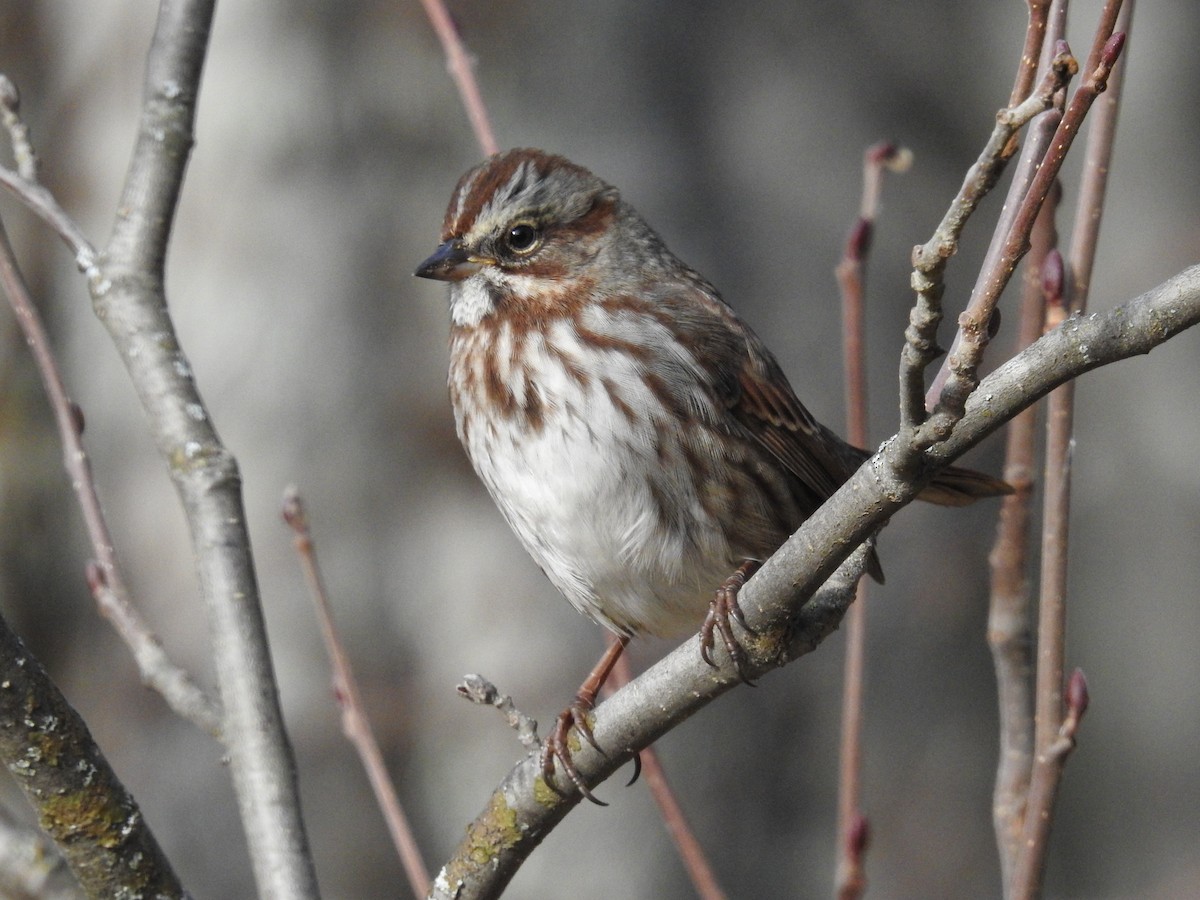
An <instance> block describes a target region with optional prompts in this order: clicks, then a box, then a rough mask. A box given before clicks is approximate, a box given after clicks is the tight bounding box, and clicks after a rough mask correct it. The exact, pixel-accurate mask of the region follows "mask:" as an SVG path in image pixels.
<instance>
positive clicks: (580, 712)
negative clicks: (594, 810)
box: [541, 703, 608, 806]
mask: <svg viewBox="0 0 1200 900" xmlns="http://www.w3.org/2000/svg"><path fill="white" fill-rule="evenodd" d="M587 713H588V711H587V709H585V708H584V707H583V706H582V705H580V704H578V703H573V704H572V705H571V706H569V707H567V708H566V709H564V710H563V711H562V712H560V713H559V714H558V719H557V720H556V721H555V723H554V731H553V732H551V734H550V735H549V737H547V738H546V740H545V741H544V742H543V743H542V756H541V763H542V776H543V778H544V779H545V781H546V786H547V787H549V788H550V790H552V791H554V793H556V794H558V795H559V796H560V797H561V796H563V792H562V791H561V790H559V788H558V786H557V785H556V784H555V783H554V762H555V760H557V761H558V764H559V765H560V766H561V767H562V770H563V772H564V773H566V776H567V779H568V780H569V781H570V782H571V784H573V785H575V789H576V790H577V791H579V793H580V794H582V795H583V796H584V797H585V798H586V799H588V800H590V801H591V802H592V803H595V804H596V805H597V806H608V804H607V803H605V802H604V801H603V800H600V799H598V798H597V797H596V795H595V794H593V793H592V792H591V790H589V789H588V786H587V785H586V784H584V781H583V776H582V775H580V774H579V770H578V769H577V768H575V761H574V760H573V759H571V746H570V744H569V743H568V742H567V736H568V735H569V733H570V731H571V727H572V726H574V727H575V730H576V732H578V734H579V736H580V737H581V738H582V739H583V740H586V741H587V742H588V743H589V744H591V745H592V747H594V748H595V749H596V751H597V752H599V753H603V752H604V751H603V750H601V749H600V745H599V744H597V743H596V738H595V737H594V736H593V735H592V726H591V725H590V724H588V720H587Z"/></svg>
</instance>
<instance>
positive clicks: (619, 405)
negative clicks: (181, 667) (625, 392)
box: [600, 378, 638, 425]
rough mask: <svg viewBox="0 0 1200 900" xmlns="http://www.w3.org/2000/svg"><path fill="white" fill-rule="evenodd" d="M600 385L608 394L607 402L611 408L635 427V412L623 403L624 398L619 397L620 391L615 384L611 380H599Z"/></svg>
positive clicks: (636, 417)
mask: <svg viewBox="0 0 1200 900" xmlns="http://www.w3.org/2000/svg"><path fill="white" fill-rule="evenodd" d="M600 384H601V385H602V386H603V387H604V392H605V393H606V394H608V399H609V402H610V403H612V405H613V408H614V409H616V410H617V412H619V413H620V414H621V415H623V416H624V417H625V420H626V421H627V422H629V424H630V425H636V424H637V421H638V414H637V411H636V410H635V409H634V408H633V407H632V406H630V405H629V404H628V403H626V402H625V398H624V397H622V396H621V389H620V388H619V387H617V383H616V382H615V381H613V380H612V379H611V378H601V379H600Z"/></svg>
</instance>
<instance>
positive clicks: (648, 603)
mask: <svg viewBox="0 0 1200 900" xmlns="http://www.w3.org/2000/svg"><path fill="white" fill-rule="evenodd" d="M507 328H508V326H507V325H503V326H501V328H500V329H499V333H498V334H495V335H492V336H491V344H490V346H491V348H492V349H493V350H495V352H494V353H493V354H491V356H490V357H489V358H490V359H492V360H501V361H503V362H502V364H501V371H500V372H499V374H500V376H501V381H502V383H503V384H505V385H507V386H508V389H509V390H510V392H511V400H512V402H511V404H508V409H507V410H505V409H504V408H502V405H497V404H495V403H488V402H485V401H487V398H488V390H487V388H486V386H485V380H484V378H483V377H482V372H481V371H475V372H474V373H472V372H471V371H470V369H469V365H468V364H467V363H465V362H463V360H474V361H475V364H476V365H482V362H481V360H482V357H481V356H480V355H478V354H474V353H471V352H469V350H470V347H469V342H472V341H476V340H480V337H479V335H478V334H477V333H461V334H458V335H456V336H455V341H456V342H459V341H461V342H463V343H462V345H461V346H457V345H456V346H455V347H454V348H453V353H452V357H453V359H454V362H453V363H452V366H451V394H452V397H453V398H454V399H455V416H456V420H457V423H458V431H459V437H460V438H461V439H462V440H463V444H464V446H465V447H466V449H467V453H468V455H469V456H470V458H471V462H472V463H473V465H474V467H475V470H476V472H477V473H478V474H479V477H480V479H481V480H482V481H483V483H484V484H485V485H486V486H487V488H488V491H489V492H490V493H491V495H492V497H493V498H494V499H495V501H496V504H497V505H498V506H499V507H500V510H501V512H502V513H503V514H504V517H505V518H506V519H507V520H508V522H509V524H510V525H511V526H512V528H513V530H514V531H515V532H516V533H517V535H518V537H519V538H520V539H521V541H522V543H523V544H524V545H525V547H526V549H527V550H528V551H529V553H530V554H531V555H532V556H533V558H534V559H535V560H536V561H537V563H538V564H539V565H540V566H541V567H542V570H543V571H544V572H545V573H546V575H547V576H548V577H549V578H550V580H551V581H552V582H553V583H554V584H555V586H556V587H558V589H559V590H560V591H562V593H563V594H564V595H565V596H566V597H567V599H568V600H570V601H571V603H572V604H574V605H575V607H576V608H577V609H579V610H580V611H581V612H583V613H585V614H587V615H589V616H591V617H592V618H593V619H595V620H597V621H599V622H601V623H603V624H605V625H607V626H608V627H610V628H612V629H614V630H616V631H619V632H624V633H632V632H638V631H643V632H649V633H654V634H676V633H680V632H684V631H687V630H690V629H693V628H695V627H698V625H699V624H700V621H701V620H702V618H703V615H704V610H705V609H706V608H707V604H708V601H709V599H710V598H711V597H712V594H713V591H714V590H715V589H716V587H717V585H718V584H719V583H720V581H721V579H722V578H724V577H725V576H727V575H728V574H729V573H730V572H732V571H733V568H735V567H736V565H737V561H736V560H734V559H733V558H732V556H731V553H730V549H729V546H728V543H727V542H726V540H725V539H724V537H723V534H722V531H721V529H720V528H718V527H716V525H715V523H713V522H712V521H711V519H710V517H709V516H708V515H707V514H706V513H705V512H704V510H703V508H702V506H701V504H700V503H699V501H698V499H697V496H696V491H697V485H696V483H695V480H694V478H693V477H692V476H691V474H690V473H689V471H688V469H687V467H686V465H684V460H682V459H671V458H670V457H671V456H672V455H674V456H676V457H678V456H679V454H678V453H677V452H675V451H674V450H673V449H672V447H673V444H674V442H673V441H672V440H670V439H669V438H670V434H671V433H670V432H669V431H665V430H664V429H670V428H675V429H677V428H678V427H679V425H678V423H675V422H672V423H670V424H669V425H663V426H661V427H659V428H658V429H656V428H655V423H654V421H652V420H651V418H650V417H649V416H648V415H647V414H646V411H647V410H650V409H653V408H654V407H655V404H656V403H657V401H655V400H654V398H653V397H652V395H651V394H650V392H649V390H648V388H647V387H646V386H645V384H644V381H643V379H642V376H641V373H640V372H639V370H638V366H639V363H638V362H637V360H636V359H634V358H632V357H630V356H629V355H627V354H623V353H618V352H614V351H611V350H608V351H604V350H597V349H594V348H591V347H582V346H581V345H580V344H579V341H578V339H577V338H576V337H575V335H574V333H573V332H572V331H571V330H570V329H569V328H568V327H567V326H566V324H565V323H561V322H560V323H557V324H555V325H552V326H551V327H550V328H549V330H548V331H547V332H546V333H545V334H544V335H543V334H531V335H528V336H526V337H525V338H524V339H523V340H520V342H519V345H520V346H519V348H518V352H515V353H514V352H513V349H514V348H513V346H512V341H513V335H512V334H511V332H506V331H505V329H507ZM583 354H591V362H593V363H596V365H589V366H588V371H598V372H603V376H602V377H580V376H579V375H574V376H573V375H571V374H570V373H569V372H568V370H567V368H566V367H565V366H564V365H563V363H562V358H563V357H564V355H565V356H566V357H567V358H573V359H578V358H580V356H581V355H583ZM596 354H600V355H601V356H602V359H597V357H596ZM494 390H495V387H494V386H493V397H494ZM529 392H536V397H532V396H531V395H530V394H529ZM531 401H532V402H531ZM704 402H707V401H704ZM522 410H526V411H527V412H522ZM664 435H665V436H666V437H667V438H668V439H667V440H664ZM664 445H666V447H665V448H664ZM664 455H665V457H666V458H665V459H664Z"/></svg>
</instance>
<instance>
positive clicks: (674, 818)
mask: <svg viewBox="0 0 1200 900" xmlns="http://www.w3.org/2000/svg"><path fill="white" fill-rule="evenodd" d="M609 640H610V641H612V640H615V638H613V637H611V636H610V637H609ZM632 680H633V678H632V673H631V672H630V670H629V657H628V656H625V655H622V656H621V658H620V659H618V660H617V664H616V666H614V667H613V671H612V675H611V676H610V677H609V680H608V684H609V685H611V689H610V690H608V693H612V691H616V690H619V689H621V688H623V687H624V686H625V685H627V684H629V682H630V681H632ZM639 755H640V757H641V772H642V778H643V780H644V781H645V784H646V788H647V789H648V790H649V791H650V796H651V797H653V798H654V802H655V804H657V806H658V812H659V815H661V816H662V820H663V824H664V825H666V826H667V834H669V835H670V836H671V841H672V842H673V843H674V844H675V850H676V852H678V854H679V859H680V860H681V861H682V862H683V867H684V869H686V870H687V873H688V878H690V879H691V881H692V887H694V888H695V889H696V896H698V897H700V898H701V900H725V892H724V891H723V890H721V885H720V884H719V883H718V882H717V875H716V873H715V872H714V871H713V867H712V864H711V863H710V862H709V860H708V855H707V854H706V853H705V852H704V847H703V846H701V844H700V841H698V840H697V839H696V834H695V832H693V831H692V826H691V824H690V823H689V822H688V819H687V815H686V814H685V813H684V811H683V806H681V805H680V803H679V798H678V797H677V796H675V791H674V789H673V788H672V787H671V783H670V781H668V780H667V772H666V770H665V769H664V768H663V765H662V762H660V761H659V758H658V753H656V752H655V750H654V748H653V747H646V748H644V749H643V750H642V751H641V753H640V754H639Z"/></svg>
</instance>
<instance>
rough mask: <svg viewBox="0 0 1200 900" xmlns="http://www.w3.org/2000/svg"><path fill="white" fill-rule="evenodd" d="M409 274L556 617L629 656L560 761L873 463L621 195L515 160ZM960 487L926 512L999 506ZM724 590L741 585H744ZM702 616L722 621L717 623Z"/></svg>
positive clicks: (471, 180) (463, 200)
mask: <svg viewBox="0 0 1200 900" xmlns="http://www.w3.org/2000/svg"><path fill="white" fill-rule="evenodd" d="M441 241H442V243H441V246H440V247H438V249H437V250H436V252H434V254H433V255H432V256H430V257H429V258H428V259H427V260H425V262H423V263H422V264H421V266H420V267H419V268H418V269H417V271H416V274H417V275H418V276H421V277H423V278H434V279H438V280H441V281H447V282H449V283H450V318H451V322H452V324H451V328H450V378H449V384H450V400H451V403H452V405H453V407H454V417H455V422H456V424H457V430H458V436H459V439H460V440H461V441H462V444H463V447H465V448H466V451H467V455H468V456H469V457H470V459H471V463H472V465H474V467H475V471H476V472H477V473H478V475H479V477H480V479H481V480H482V481H483V483H484V484H485V485H486V486H487V489H488V491H489V492H490V493H491V495H492V498H493V499H494V500H495V501H496V505H497V506H499V507H500V511H501V512H502V513H503V514H504V517H505V519H507V520H508V523H509V525H510V526H512V529H513V530H514V531H515V532H516V534H517V536H518V537H519V538H520V540H521V543H522V544H524V546H525V548H526V550H528V551H529V553H530V555H532V556H533V558H534V560H536V561H537V563H538V565H539V566H541V568H542V570H543V571H544V572H545V573H546V576H547V577H548V578H549V579H550V580H551V581H552V582H553V583H554V585H555V586H556V587H557V588H558V589H559V590H560V591H562V593H563V595H564V596H566V598H567V599H568V600H569V601H570V602H571V603H572V604H573V605H574V606H575V607H576V609H578V610H580V611H581V612H583V613H584V614H586V615H588V616H590V617H591V618H592V619H594V620H595V621H597V622H599V623H601V624H602V625H605V626H606V627H608V628H610V629H611V630H612V631H614V632H615V633H616V634H617V635H619V636H620V638H621V640H620V641H619V642H618V643H617V644H615V645H614V647H615V650H610V652H609V653H607V654H605V658H604V660H602V662H601V664H600V665H599V666H598V667H597V669H596V670H595V671H594V672H593V673H592V675H591V676H589V680H588V681H586V682H585V683H584V686H583V687H582V688H581V689H580V693H579V696H577V698H576V702H575V703H573V704H572V707H571V708H570V709H568V710H567V711H565V712H564V713H563V714H562V715H561V716H560V717H559V721H558V725H557V727H556V730H555V733H554V734H553V735H552V736H551V737H550V739H549V740H548V741H547V743H546V745H545V746H546V749H545V751H544V754H543V758H542V763H543V767H544V770H545V772H546V775H547V780H548V781H549V780H550V776H551V775H552V773H553V766H554V760H555V759H558V760H559V762H560V764H561V765H562V766H563V769H564V771H566V773H567V774H568V776H569V777H570V778H571V779H572V780H573V781H574V782H575V783H576V785H577V786H578V787H579V788H580V790H581V792H582V793H583V794H584V795H585V796H588V797H589V798H590V799H594V798H591V795H590V794H589V793H588V791H587V789H586V787H585V786H584V785H583V784H582V782H581V781H580V780H579V778H578V774H577V773H576V771H575V769H574V766H573V764H572V763H571V760H570V754H569V753H568V752H567V749H566V734H567V731H568V729H569V728H570V726H571V725H572V724H574V725H576V727H577V728H578V730H579V732H580V734H581V735H583V737H584V738H586V739H588V740H591V735H590V729H589V727H588V725H587V720H586V711H587V710H588V709H589V708H590V707H591V705H592V703H593V702H594V699H595V693H596V690H597V689H598V688H599V685H600V683H602V682H603V679H604V677H606V676H607V674H608V669H610V668H611V665H612V663H614V662H615V661H616V657H617V655H619V653H620V650H621V648H623V646H624V644H625V642H626V641H627V640H628V639H629V637H631V636H632V635H635V634H639V633H649V634H655V635H672V634H677V633H680V632H683V631H687V630H692V629H696V628H698V627H700V625H701V622H702V621H703V622H704V625H703V628H702V630H701V649H702V653H703V655H704V658H705V659H706V660H707V661H709V662H710V664H711V663H712V657H711V655H710V650H711V649H712V647H713V644H714V631H715V632H716V633H717V634H719V635H720V636H721V638H722V643H723V644H724V645H725V647H726V649H727V651H728V652H729V654H730V656H731V657H732V659H733V661H734V664H735V665H738V666H739V671H740V661H741V659H742V656H741V648H740V647H739V646H738V644H737V641H736V640H735V639H734V636H733V632H732V630H731V628H730V624H729V617H730V615H733V616H734V617H735V618H740V611H739V610H738V607H737V601H736V591H737V588H738V587H739V586H740V584H741V582H742V581H744V580H745V578H746V577H748V576H749V574H750V573H751V572H752V570H753V568H754V567H755V566H756V565H757V563H758V562H761V561H762V560H765V559H766V558H767V557H768V556H770V555H771V554H772V553H773V552H774V551H775V550H776V549H777V548H778V547H779V546H780V545H781V544H782V543H783V542H784V540H786V539H787V537H788V536H789V535H791V534H792V533H793V532H794V531H795V530H796V529H797V528H798V527H799V526H800V524H801V523H802V522H803V521H804V520H805V519H806V518H807V517H808V516H809V515H811V514H812V513H813V511H814V510H816V508H817V507H818V506H820V505H821V503H822V502H824V501H825V500H826V499H827V498H828V497H829V496H830V495H831V494H833V493H834V491H835V490H836V489H837V488H838V487H839V486H840V485H841V484H842V483H843V482H844V481H845V480H846V479H847V478H848V477H849V476H850V475H851V473H852V472H853V471H854V470H855V469H856V468H858V466H859V465H860V464H861V463H862V462H863V461H864V460H865V459H866V458H867V457H868V456H869V454H868V453H867V452H866V451H864V450H860V449H858V448H856V447H852V446H850V445H849V444H847V443H846V442H845V441H843V440H842V439H841V438H839V437H838V436H837V435H835V434H834V433H833V432H831V431H830V430H829V429H828V428H826V427H825V426H824V425H822V424H820V423H819V422H817V421H816V420H815V419H814V418H813V417H812V415H811V414H810V413H809V412H808V410H807V409H805V408H804V405H803V404H801V403H800V401H799V400H798V399H797V398H796V395H795V394H794V393H793V392H792V388H791V386H790V385H789V384H788V381H787V379H786V378H785V377H784V374H783V371H782V370H781V369H780V367H779V364H778V363H777V362H776V361H775V357H774V356H773V355H772V354H771V352H770V351H769V350H768V349H767V347H766V345H765V344H763V342H762V341H761V340H760V339H759V337H758V336H757V335H756V334H754V332H753V331H751V330H750V328H749V327H748V326H747V325H746V324H745V323H744V322H742V320H741V319H739V318H738V316H737V315H736V314H735V313H734V311H733V310H732V309H731V308H730V307H729V306H727V305H726V304H725V302H724V301H723V300H722V299H721V297H720V296H719V295H718V293H717V291H716V289H715V288H714V287H713V286H712V285H711V284H709V283H708V282H707V281H705V280H704V279H703V278H702V277H701V276H700V275H698V274H697V273H696V272H694V271H693V270H692V269H690V268H689V267H688V266H686V265H685V264H684V263H682V262H681V261H680V260H678V259H677V258H676V257H675V256H674V255H672V253H671V252H670V251H669V250H668V249H667V248H666V246H665V245H664V244H663V242H662V240H661V239H660V238H659V237H658V235H657V234H656V233H655V232H654V231H653V230H652V229H651V228H650V226H649V225H647V224H646V222H645V221H643V219H642V217H641V216H640V215H638V213H637V212H636V211H635V210H634V209H633V208H632V207H631V206H630V205H629V204H628V203H626V202H625V201H624V200H622V199H621V197H620V195H619V194H618V193H617V191H616V189H615V188H613V187H612V186H611V185H608V184H606V183H604V182H603V181H601V180H600V179H599V178H597V177H596V176H595V175H593V174H592V173H591V172H589V171H587V170H586V169H583V168H581V167H580V166H577V165H575V164H574V163H571V162H569V161H568V160H566V159H564V158H562V157H560V156H551V155H549V154H546V153H543V152H542V151H540V150H530V149H520V150H509V151H507V152H504V153H500V154H497V155H495V156H493V157H491V158H490V159H488V160H486V161H484V162H483V163H482V164H480V165H478V166H476V167H475V168H473V169H471V170H470V171H469V172H467V173H466V174H465V175H464V176H463V177H462V179H461V180H460V181H459V183H458V186H457V187H456V188H455V189H454V194H453V196H452V197H451V199H450V205H449V208H448V209H447V210H446V218H445V222H444V223H443V226H442V234H441ZM1007 490H1008V487H1007V485H1005V484H1004V482H1002V481H999V480H997V479H994V478H990V477H988V476H986V475H982V474H979V473H975V472H970V471H967V470H963V469H947V470H944V471H943V472H942V473H940V475H939V476H938V477H937V479H936V481H935V482H934V483H933V484H932V485H931V486H930V487H929V488H928V489H927V490H926V492H925V494H923V495H922V499H929V500H932V501H934V502H941V503H945V504H951V505H959V504H963V503H969V502H971V501H972V500H974V499H976V498H977V497H985V496H992V495H996V494H1001V493H1005V492H1007ZM731 573H732V574H731ZM705 610H709V615H708V618H707V619H705Z"/></svg>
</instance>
